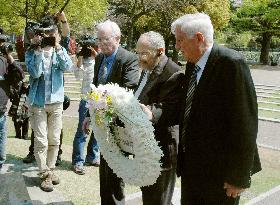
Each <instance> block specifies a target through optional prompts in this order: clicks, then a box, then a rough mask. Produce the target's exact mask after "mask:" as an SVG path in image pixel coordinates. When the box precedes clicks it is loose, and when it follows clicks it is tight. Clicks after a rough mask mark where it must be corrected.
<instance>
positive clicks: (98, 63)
mask: <svg viewBox="0 0 280 205" xmlns="http://www.w3.org/2000/svg"><path fill="white" fill-rule="evenodd" d="M103 58H104V55H103V54H102V53H100V54H98V56H97V57H96V61H95V66H94V78H93V79H94V82H93V83H94V84H95V85H98V74H99V70H100V67H101V64H102V61H103Z"/></svg>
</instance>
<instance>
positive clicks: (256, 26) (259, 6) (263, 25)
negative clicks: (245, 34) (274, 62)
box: [232, 0, 280, 64]
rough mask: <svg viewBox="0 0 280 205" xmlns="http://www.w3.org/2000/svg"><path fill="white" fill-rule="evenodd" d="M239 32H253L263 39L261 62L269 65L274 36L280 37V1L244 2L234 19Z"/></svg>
mask: <svg viewBox="0 0 280 205" xmlns="http://www.w3.org/2000/svg"><path fill="white" fill-rule="evenodd" d="M232 23H233V25H234V27H235V29H236V30H237V32H242V31H253V32H255V33H256V34H257V35H259V36H260V37H261V55H260V62H261V63H263V64H268V63H269V49H270V43H271V39H272V37H273V36H280V0H244V2H243V3H242V6H241V7H240V8H239V9H237V12H236V13H235V15H234V16H233V18H232Z"/></svg>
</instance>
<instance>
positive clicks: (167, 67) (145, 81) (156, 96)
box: [135, 31, 184, 205]
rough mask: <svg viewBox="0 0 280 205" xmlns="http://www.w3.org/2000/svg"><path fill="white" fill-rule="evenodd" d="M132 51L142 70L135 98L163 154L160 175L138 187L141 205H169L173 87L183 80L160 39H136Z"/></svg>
mask: <svg viewBox="0 0 280 205" xmlns="http://www.w3.org/2000/svg"><path fill="white" fill-rule="evenodd" d="M136 51H137V53H138V57H139V65H140V68H142V74H141V77H140V83H139V86H138V89H137V90H136V92H135V97H137V98H138V100H139V102H140V103H141V107H142V109H143V111H144V112H145V113H147V115H148V118H149V119H150V121H152V122H153V126H154V128H155V138H156V140H157V141H159V146H160V147H161V149H162V151H163V157H162V158H161V163H162V165H161V167H162V171H161V174H160V176H159V177H158V179H157V181H156V183H155V184H153V185H150V186H145V187H141V191H142V199H143V205H155V204H156V205H170V204H171V199H172V195H173V191H174V186H175V179H176V161H177V159H176V155H177V145H178V140H179V139H178V135H179V128H178V125H174V124H173V122H172V121H173V120H172V117H173V116H174V114H175V113H174V110H175V109H176V107H175V106H174V105H175V104H176V103H178V101H179V98H178V97H179V96H180V95H178V92H177V90H179V88H178V87H177V86H179V84H177V83H175V82H176V81H177V79H178V78H179V77H182V76H184V74H183V73H182V72H178V71H179V70H180V67H179V66H178V65H177V64H176V63H174V62H173V61H171V60H170V59H168V57H167V56H166V55H165V43H164V39H163V37H162V36H161V35H160V34H159V33H156V32H153V31H150V32H147V33H144V34H142V35H141V36H140V38H139V40H138V42H137V46H136Z"/></svg>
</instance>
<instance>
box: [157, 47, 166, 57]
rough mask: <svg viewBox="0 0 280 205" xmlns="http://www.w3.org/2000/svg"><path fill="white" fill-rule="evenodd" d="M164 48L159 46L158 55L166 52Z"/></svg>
mask: <svg viewBox="0 0 280 205" xmlns="http://www.w3.org/2000/svg"><path fill="white" fill-rule="evenodd" d="M164 50H165V49H164V48H159V49H158V52H157V56H161V55H162V54H163V53H164Z"/></svg>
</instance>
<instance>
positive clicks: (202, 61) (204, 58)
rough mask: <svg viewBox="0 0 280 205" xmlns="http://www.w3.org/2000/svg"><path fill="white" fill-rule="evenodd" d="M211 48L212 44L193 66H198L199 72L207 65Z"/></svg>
mask: <svg viewBox="0 0 280 205" xmlns="http://www.w3.org/2000/svg"><path fill="white" fill-rule="evenodd" d="M212 48H213V44H211V45H210V46H209V47H208V48H207V50H206V51H205V53H204V54H203V56H202V57H201V58H200V59H199V61H198V62H197V63H196V64H195V65H196V66H199V67H200V69H201V70H204V67H205V65H206V63H207V60H208V58H209V55H210V53H211V50H212Z"/></svg>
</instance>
